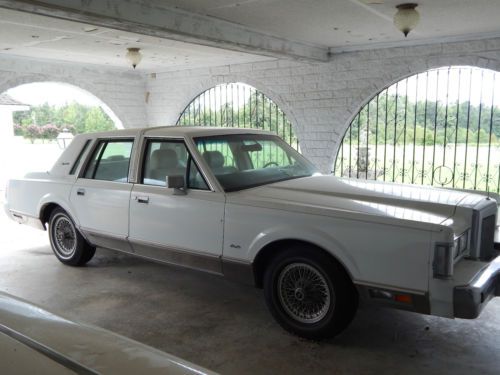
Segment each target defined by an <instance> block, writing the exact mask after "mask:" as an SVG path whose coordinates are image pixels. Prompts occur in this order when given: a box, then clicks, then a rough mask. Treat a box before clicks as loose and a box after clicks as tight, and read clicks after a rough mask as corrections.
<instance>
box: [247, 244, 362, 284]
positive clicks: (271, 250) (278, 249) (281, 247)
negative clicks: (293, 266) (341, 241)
mask: <svg viewBox="0 0 500 375" xmlns="http://www.w3.org/2000/svg"><path fill="white" fill-rule="evenodd" d="M300 244H302V245H306V246H309V247H313V248H314V249H315V251H318V252H321V253H323V254H325V255H327V256H328V257H330V258H331V259H333V260H334V261H335V262H337V263H338V264H339V265H340V266H341V267H342V268H343V269H344V271H345V272H346V274H347V276H348V277H349V278H350V279H351V281H353V280H355V279H354V277H353V274H352V272H351V271H350V269H349V267H347V266H346V264H345V262H344V261H342V259H340V258H339V257H338V256H336V255H334V254H332V252H331V251H328V250H327V249H325V248H324V247H323V246H321V245H318V244H317V243H314V242H312V241H309V240H303V239H297V238H288V239H280V240H275V241H273V242H270V243H268V244H266V245H265V246H263V247H262V248H261V249H260V250H259V251H258V252H257V254H256V256H255V258H254V261H253V262H252V271H253V275H254V280H255V286H256V287H258V288H262V287H263V280H264V273H265V271H266V268H267V266H268V265H269V263H270V262H271V260H272V259H273V258H274V257H275V256H277V255H278V254H281V253H282V252H285V251H287V249H288V248H289V247H290V246H292V245H300Z"/></svg>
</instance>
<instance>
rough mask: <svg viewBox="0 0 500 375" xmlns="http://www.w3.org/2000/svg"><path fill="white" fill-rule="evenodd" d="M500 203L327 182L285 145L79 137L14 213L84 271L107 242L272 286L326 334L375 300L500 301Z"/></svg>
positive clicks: (281, 318) (300, 319) (179, 130)
mask: <svg viewBox="0 0 500 375" xmlns="http://www.w3.org/2000/svg"><path fill="white" fill-rule="evenodd" d="M497 201H498V196H495V197H492V196H483V195H479V194H472V193H470V192H463V191H452V190H446V189H436V188H430V187H417V186H411V185H398V184H393V183H382V182H375V181H359V180H354V179H344V178H337V177H334V176H331V175H330V176H328V175H321V174H319V173H318V172H317V171H316V169H315V167H314V166H313V165H312V164H311V163H310V162H309V161H307V160H306V159H305V158H304V157H303V156H301V155H300V154H299V153H298V152H296V151H295V150H293V149H292V148H291V147H290V146H289V145H287V144H286V143H285V142H284V141H283V140H282V139H280V138H279V137H278V136H276V135H273V134H272V133H269V132H264V131H258V130H251V129H228V128H224V129H221V128H207V127H160V128H144V129H128V130H120V131H113V132H107V133H96V134H85V135H79V136H77V137H75V138H74V140H73V142H72V143H71V145H70V146H69V147H68V148H67V149H66V150H65V151H64V152H63V154H62V155H61V157H60V158H59V159H58V161H57V162H56V164H55V165H54V167H53V168H52V169H51V170H50V171H49V172H45V173H30V174H28V175H27V176H26V177H25V178H23V179H17V180H11V181H10V182H9V186H8V189H7V200H6V211H7V213H8V215H9V216H10V217H11V218H12V219H14V220H16V221H18V222H20V223H26V224H32V225H35V226H37V227H39V228H41V229H45V228H47V229H48V232H49V237H50V241H51V244H52V248H53V250H54V254H55V255H56V257H57V258H58V259H59V260H60V261H61V262H62V263H64V264H68V265H71V266H82V265H84V264H85V263H87V262H88V261H89V260H90V259H91V258H92V256H93V255H94V253H95V249H96V248H97V247H102V248H107V249H112V250H118V251H122V252H125V253H129V254H132V255H136V256H139V257H143V258H148V259H152V260H155V261H159V262H165V263H169V264H175V265H180V266H185V267H189V268H194V269H198V270H203V271H207V272H210V273H213V274H217V275H223V276H225V277H228V278H230V279H234V280H238V281H241V282H245V283H250V284H253V285H255V286H257V287H261V288H263V289H264V295H265V299H266V302H267V305H268V307H269V310H270V311H271V313H272V315H273V316H274V318H275V319H276V320H277V321H278V323H279V324H280V325H281V326H283V327H284V328H285V329H287V330H288V331H290V332H293V333H295V334H298V335H300V336H302V337H306V338H311V339H320V338H324V337H331V336H334V335H336V334H338V333H339V332H341V331H342V330H343V329H344V328H345V327H346V326H347V325H348V324H349V323H350V321H351V320H352V318H353V317H354V315H355V312H356V309H357V307H358V301H359V300H360V299H363V300H367V301H372V302H376V303H380V304H384V305H386V306H390V307H394V308H399V309H404V310H409V311H414V312H419V313H422V314H431V315H437V316H442V317H448V318H454V317H456V318H466V319H473V318H476V317H477V316H478V315H479V314H480V312H481V310H482V309H483V308H484V307H485V305H486V304H487V303H488V302H489V300H490V299H491V298H493V297H495V296H499V295H500V257H498V253H497V250H496V249H497V248H498V245H499V244H498V227H497V215H498V202H497Z"/></svg>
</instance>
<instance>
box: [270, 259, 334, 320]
mask: <svg viewBox="0 0 500 375" xmlns="http://www.w3.org/2000/svg"><path fill="white" fill-rule="evenodd" d="M277 292H278V296H279V300H280V303H281V305H282V307H283V309H284V310H285V312H286V313H287V314H288V315H289V316H290V317H292V318H293V319H294V320H296V321H299V322H301V323H306V324H312V323H317V322H319V321H320V320H321V319H323V318H324V317H325V316H326V315H327V313H328V311H329V309H330V306H331V305H333V304H334V303H335V296H334V294H333V291H332V290H331V288H330V286H329V284H328V282H327V281H326V279H325V277H324V276H323V275H322V273H321V272H320V271H319V270H318V269H316V268H314V267H312V266H310V265H309V264H306V263H291V264H288V265H287V266H286V267H284V268H283V269H282V270H281V272H280V274H279V276H278V283H277Z"/></svg>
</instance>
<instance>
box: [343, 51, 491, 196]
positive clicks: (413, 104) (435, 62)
mask: <svg viewBox="0 0 500 375" xmlns="http://www.w3.org/2000/svg"><path fill="white" fill-rule="evenodd" d="M483 60H485V59H481V58H476V57H470V58H463V59H460V63H459V64H457V60H456V59H451V61H452V62H454V63H451V64H447V65H443V64H445V63H446V62H448V61H449V60H448V59H443V58H442V57H439V58H435V59H429V60H428V61H427V67H428V68H427V69H424V70H418V71H417V72H411V73H409V74H408V73H407V74H404V75H395V78H393V79H392V80H391V81H390V83H389V84H385V85H383V86H381V87H380V88H378V89H377V90H376V91H375V93H371V94H370V96H369V97H368V99H365V100H364V101H362V102H361V105H359V104H358V105H357V107H356V110H355V111H354V113H352V114H350V116H349V119H348V122H347V126H346V127H345V131H344V132H342V138H341V141H340V142H338V144H337V147H336V150H335V154H334V163H335V164H334V168H335V165H336V167H337V169H338V166H339V165H341V164H339V163H341V162H339V161H338V160H346V159H345V158H343V159H338V158H341V156H340V151H339V150H340V148H341V147H342V145H344V147H342V152H343V154H345V153H346V147H347V152H348V155H349V163H348V167H347V169H344V168H343V167H340V169H341V171H340V173H341V174H344V173H345V171H346V170H348V171H349V176H350V177H351V171H352V170H353V171H354V172H353V173H355V175H354V176H353V177H358V178H366V179H378V175H377V164H378V162H377V160H378V158H377V157H376V156H377V148H378V149H382V154H383V155H384V164H383V169H385V167H386V164H385V162H386V156H387V153H386V152H387V151H386V148H392V149H393V158H391V156H389V157H388V161H389V162H390V163H392V165H393V172H392V177H389V181H396V182H410V183H417V184H420V183H421V184H431V185H435V184H437V185H439V186H443V187H453V188H467V189H474V190H476V189H477V190H488V191H489V189H491V188H492V187H494V186H496V187H494V189H495V190H496V191H498V190H499V189H500V185H499V184H498V183H496V181H497V180H499V179H500V164H494V163H493V161H490V153H491V155H495V152H494V151H492V150H493V149H494V148H498V141H497V140H498V131H497V130H495V126H494V124H495V120H496V118H498V115H497V114H496V113H497V110H496V109H495V108H498V107H497V104H495V103H498V102H497V101H493V98H497V96H498V81H499V77H500V73H499V71H498V69H492V67H497V66H498V65H500V64H498V62H497V63H496V64H492V63H491V61H487V60H485V61H483ZM446 72H447V73H446ZM450 72H452V73H451V75H450ZM453 72H455V73H453ZM473 72H474V73H473ZM440 73H441V75H440ZM443 73H444V74H447V76H446V75H444V76H443ZM433 74H435V76H434V78H432V77H433V76H432V75H433ZM453 74H455V75H453ZM473 74H476V76H475V78H473V77H474V75H473ZM477 74H480V76H478V75H477ZM483 76H484V77H486V79H487V80H488V79H491V80H490V81H485V82H487V83H486V86H484V85H483ZM438 77H439V82H443V81H442V79H444V84H445V86H446V87H443V86H442V85H441V86H437V85H438V84H437V83H435V82H438V81H436V79H437V78H438ZM450 77H451V78H450ZM412 80H413V84H412V83H411V82H412ZM422 80H423V86H419V84H418V82H419V81H420V82H422ZM453 80H454V81H453ZM464 81H465V82H467V83H466V84H467V88H468V90H467V88H464V87H463V86H462V87H461V86H460V83H458V87H457V86H453V85H452V86H451V87H450V82H462V85H463V82H464ZM429 82H431V83H430V84H431V87H432V86H434V88H433V89H432V90H434V92H435V94H434V92H432V91H430V92H429V94H430V96H428V94H427V87H428V85H429ZM473 82H475V84H473ZM488 82H489V83H488ZM495 82H497V85H494V83H495ZM398 84H399V88H400V90H398V86H397V85H398ZM421 84H422V83H421ZM408 85H410V86H408ZM412 85H413V86H412ZM401 86H402V87H403V89H402V90H403V92H401ZM473 86H476V87H475V88H474V89H472V88H473ZM408 87H413V88H412V89H411V90H418V89H420V90H424V89H425V94H424V93H423V92H422V91H420V94H418V95H417V92H418V91H408ZM438 87H439V88H440V89H444V90H445V91H444V92H445V93H446V94H445V97H446V99H443V96H442V95H441V94H440V96H437V93H438V91H437V90H438ZM453 87H454V89H453ZM495 87H496V89H495ZM417 88H418V89H417ZM405 90H406V93H405ZM457 90H458V91H457ZM464 90H466V91H464ZM477 90H482V93H481V94H478V95H479V96H477V97H471V96H470V93H471V92H478V91H477ZM485 90H487V91H485ZM495 90H496V93H495ZM391 92H392V93H391ZM440 92H443V91H440ZM467 92H468V93H469V96H468V99H467V96H465V97H464V95H463V94H464V93H467ZM398 93H399V96H398ZM460 94H462V95H460ZM384 95H385V96H384ZM387 95H389V96H387ZM422 95H425V97H422ZM448 95H450V96H451V98H453V99H452V100H451V101H449V100H448ZM465 95H467V94H465ZM483 95H485V96H486V97H487V98H488V96H489V98H488V99H487V100H488V101H483ZM398 97H399V99H402V98H404V99H403V103H401V102H400V100H399V99H398ZM412 97H413V99H412ZM429 97H430V99H429ZM479 97H480V100H479V102H477V99H479ZM379 98H380V100H381V102H382V103H384V102H386V103H392V104H389V108H391V105H392V106H393V108H392V109H391V111H392V112H391V114H390V115H389V120H388V117H387V113H389V111H388V110H387V108H388V107H387V104H386V106H385V110H384V108H383V105H382V109H381V111H382V113H386V115H385V116H386V117H385V121H383V120H380V117H379ZM471 98H472V99H471ZM375 99H376V100H375ZM395 103H396V104H395ZM398 103H399V104H398ZM406 103H407V104H408V108H407V106H406ZM428 103H432V104H429V108H430V113H431V114H432V116H433V118H431V119H429V120H428V113H429V112H428ZM471 103H474V104H471ZM403 106H404V111H403V112H402V113H401V110H402V107H403ZM463 106H465V108H462V107H463ZM417 107H418V110H417ZM375 108H376V115H375V114H374V112H375ZM394 108H397V109H398V110H397V111H396V110H395V109H394ZM423 108H425V109H423ZM438 108H440V110H442V111H443V112H444V115H443V113H441V112H438ZM449 108H450V111H448V109H449ZM471 108H473V112H474V110H477V109H478V111H479V115H478V117H477V118H475V117H470V118H469V114H470V113H471ZM474 108H475V109H474ZM482 108H483V110H484V111H486V112H488V113H489V114H490V115H489V116H490V118H489V120H488V119H487V118H486V119H485V115H484V114H483V116H481V113H482V111H481V109H482ZM422 110H423V111H424V112H422ZM465 112H467V119H466V120H464V119H463V118H460V117H459V114H460V115H463V114H464V113H465ZM408 113H410V115H408ZM450 114H451V120H450V117H449V116H450ZM417 115H419V116H418V117H419V120H418V121H417ZM476 115H477V113H476ZM407 116H409V117H410V122H411V123H412V124H413V125H412V124H410V125H408V127H409V133H407ZM421 116H423V117H421ZM443 116H444V117H443ZM495 116H496V117H495ZM396 119H397V120H398V121H396ZM401 119H404V131H403V130H402V129H403V125H401V124H400V121H401ZM438 119H439V121H438ZM379 120H380V121H381V122H380V123H379ZM422 121H425V122H422ZM427 121H429V123H430V125H429V126H430V128H427V129H429V130H428V132H430V133H427V134H432V135H433V146H432V147H433V148H432V153H433V156H432V167H431V169H430V170H431V172H430V173H427V172H428V166H427V164H428V161H427V160H425V161H426V162H427V164H424V161H423V160H424V159H422V165H420V166H419V168H420V170H419V171H417V172H415V168H416V167H415V165H417V164H418V163H419V162H420V160H417V159H416V156H415V150H416V147H417V148H418V147H421V148H422V149H423V158H425V151H426V148H427V142H428V140H427V137H426V132H425V129H426V128H425V125H424V126H422V127H421V129H419V126H420V125H422V123H426V122H427ZM485 121H486V123H485ZM379 124H385V125H384V126H385V137H386V138H385V143H383V144H381V143H379V141H380V138H378V139H379V141H377V138H376V137H377V135H378V129H377V130H376V134H377V135H374V133H373V128H374V127H376V126H378V125H379ZM387 124H389V125H387ZM464 124H465V125H466V126H465V125H464ZM475 125H477V128H476V127H475ZM469 126H470V128H469ZM485 126H486V127H485ZM465 129H466V130H465ZM389 130H393V132H392V135H390V137H389V138H387V134H388V133H389V134H390V132H389ZM417 130H420V131H423V137H422V133H420V134H419V133H418V132H417ZM447 130H448V133H447ZM438 131H442V132H443V133H444V137H443V134H442V133H441V134H440V135H437V134H439V133H438ZM470 132H472V134H477V135H474V136H473V139H477V142H473V140H472V139H470V140H469V134H471V133H470ZM483 132H484V133H485V134H484V137H483ZM401 134H403V135H404V138H403V139H404V140H403V143H400V141H401V138H400V137H399V136H400V135H401ZM407 134H409V136H410V139H413V141H412V142H413V156H412V155H410V152H408V156H406V158H407V159H408V160H411V161H412V167H411V175H412V177H411V179H409V178H408V177H407V178H408V180H406V181H405V176H407V174H406V173H407V172H406V168H407V165H406V164H405V151H404V148H405V147H408V148H409V149H410V150H411V148H412V147H411V144H408V143H407V142H406V140H407V138H406V137H407ZM447 134H448V136H447ZM450 134H454V139H453V138H452V139H450V138H449V135H450ZM464 134H465V135H464ZM392 136H393V137H394V138H393V139H392ZM424 138H425V139H424ZM480 138H481V141H480ZM483 138H484V139H483ZM396 139H398V141H397V142H396ZM488 139H489V141H488ZM492 139H493V141H492ZM353 140H354V143H353ZM360 140H361V141H360ZM382 141H384V139H382ZM391 141H392V142H393V143H391ZM430 141H431V142H432V139H431V140H430ZM356 143H357V147H356ZM346 145H347V146H346ZM378 145H380V146H378ZM401 145H403V154H402V156H401V155H399V156H401V157H402V163H401V160H400V158H399V156H398V158H396V154H397V150H399V148H400V147H401ZM450 145H452V147H453V148H454V150H451V151H452V152H454V156H453V157H452V159H453V162H452V164H451V165H450V161H448V162H447V163H445V161H444V160H445V156H443V157H442V160H443V161H442V165H440V164H437V165H436V168H435V164H434V154H435V152H436V148H438V152H441V154H444V153H448V151H446V150H448V148H449V147H450ZM485 145H486V146H485ZM469 147H472V148H473V149H474V148H475V150H476V151H474V153H476V157H475V161H474V167H471V170H469V164H470V161H469V160H468V159H467V152H468V150H469ZM484 147H487V150H483V148H484ZM353 148H354V149H356V150H355V151H352V150H353ZM439 148H441V150H439ZM457 148H458V149H459V150H462V151H463V152H464V153H465V162H464V160H461V158H460V156H459V157H458V158H457ZM462 148H463V149H462ZM373 149H375V159H374V160H372V157H373V155H371V156H370V157H369V154H371V153H372V152H373ZM480 150H482V151H481V153H482V152H483V151H484V152H486V153H487V155H488V159H487V161H485V160H482V161H479V160H480V158H479V156H478V155H479V154H480V152H479V151H480ZM399 151H400V150H399ZM399 151H398V154H399ZM421 151H422V150H421ZM360 152H361V154H360ZM460 153H461V152H460V151H459V155H460ZM391 154H392V151H391ZM360 155H361V156H360ZM351 156H353V160H354V164H351ZM496 157H498V155H497V156H496ZM360 158H361V159H360ZM493 158H494V157H493ZM356 160H357V161H356ZM360 160H361V164H363V165H364V167H361V166H360V164H359V163H360ZM459 163H462V165H459ZM468 163H469V164H468ZM368 164H369V165H371V166H372V167H373V166H374V170H372V169H368ZM379 167H380V166H379ZM394 168H395V170H396V171H398V169H399V172H398V173H397V176H399V177H402V181H400V180H396V177H395V175H394ZM446 169H448V172H449V175H450V176H451V177H450V179H449V181H448V182H445V180H446V179H444V178H443V179H441V180H439V181H437V180H435V178H434V176H435V173H438V172H435V171H437V170H439V176H440V178H441V176H442V171H444V170H446ZM360 170H362V172H360ZM494 170H497V172H492V171H494ZM336 172H337V173H336V174H338V173H339V171H338V170H337V171H336ZM414 172H415V173H417V174H419V175H420V176H421V178H420V177H419V178H418V179H414ZM471 173H472V174H473V175H474V183H473V185H472V186H465V185H466V184H468V183H469V177H468V175H469V174H471ZM495 173H497V174H496V175H495ZM427 174H429V175H432V178H430V180H429V179H428V176H427ZM478 175H479V179H480V180H481V179H482V180H484V179H485V181H486V182H484V183H481V181H479V182H478V181H477V180H478ZM493 175H494V176H496V177H495V181H493V182H492V181H491V180H490V179H491V178H492V176H493ZM383 178H384V181H385V178H386V172H385V171H384V173H383ZM424 181H425V182H424ZM457 181H458V183H456V182H457ZM499 181H500V180H499ZM462 182H463V184H462ZM462 185H463V186H462ZM483 185H484V186H483Z"/></svg>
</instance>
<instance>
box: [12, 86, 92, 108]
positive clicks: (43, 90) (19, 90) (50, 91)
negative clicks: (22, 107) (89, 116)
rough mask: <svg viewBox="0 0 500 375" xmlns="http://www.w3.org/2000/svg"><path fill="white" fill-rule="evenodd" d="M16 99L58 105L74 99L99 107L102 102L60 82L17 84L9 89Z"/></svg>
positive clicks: (32, 103)
mask: <svg viewBox="0 0 500 375" xmlns="http://www.w3.org/2000/svg"><path fill="white" fill-rule="evenodd" d="M7 94H8V95H9V96H11V97H12V98H14V99H15V100H17V101H19V102H21V103H24V104H30V105H40V104H43V103H46V102H47V103H49V104H50V105H55V106H58V107H61V106H64V105H65V104H69V103H71V102H73V101H75V102H77V103H80V104H84V105H87V106H90V107H99V106H100V105H101V104H102V102H101V100H99V99H98V98H96V97H95V96H93V95H92V94H90V93H88V92H87V91H85V90H82V89H80V88H78V87H75V86H71V85H67V84H63V83H58V82H38V83H28V84H25V85H21V86H17V87H15V88H13V89H10V90H8V91H7Z"/></svg>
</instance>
